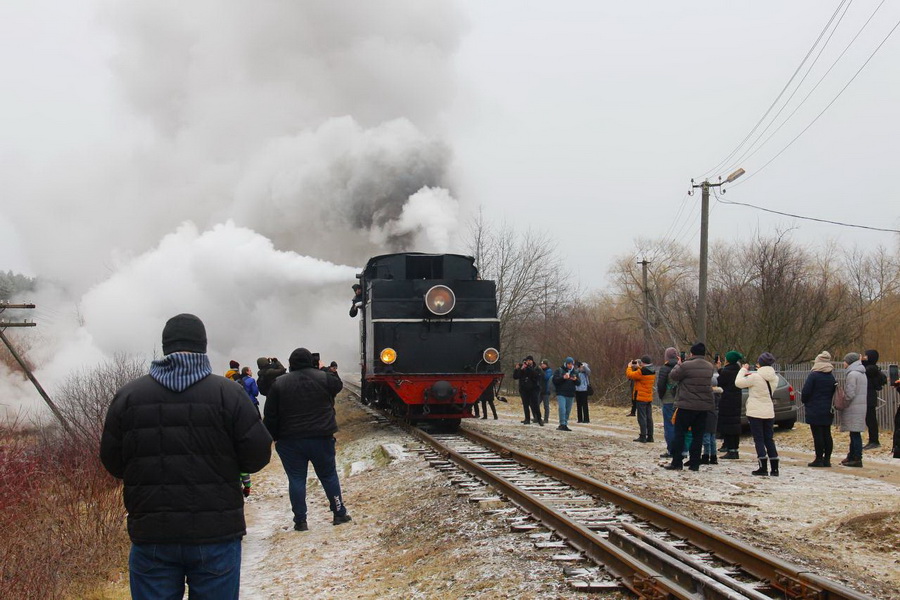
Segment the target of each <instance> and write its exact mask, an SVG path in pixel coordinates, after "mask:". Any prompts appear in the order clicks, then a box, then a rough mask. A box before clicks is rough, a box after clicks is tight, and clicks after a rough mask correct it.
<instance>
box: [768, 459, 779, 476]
mask: <svg viewBox="0 0 900 600" xmlns="http://www.w3.org/2000/svg"><path fill="white" fill-rule="evenodd" d="M769 474H770V475H771V476H772V477H778V459H777V458H773V459H772V471H771V472H770V473H769Z"/></svg>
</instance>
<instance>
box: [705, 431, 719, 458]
mask: <svg viewBox="0 0 900 600" xmlns="http://www.w3.org/2000/svg"><path fill="white" fill-rule="evenodd" d="M703 454H709V455H710V456H719V455H718V454H716V434H715V432H713V433H709V432H706V433H704V434H703Z"/></svg>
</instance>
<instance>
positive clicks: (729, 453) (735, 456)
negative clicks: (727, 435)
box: [722, 450, 741, 460]
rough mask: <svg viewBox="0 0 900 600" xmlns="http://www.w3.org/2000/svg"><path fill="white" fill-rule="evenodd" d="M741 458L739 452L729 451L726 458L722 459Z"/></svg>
mask: <svg viewBox="0 0 900 600" xmlns="http://www.w3.org/2000/svg"><path fill="white" fill-rule="evenodd" d="M740 457H741V455H740V454H739V453H738V451H737V450H729V451H728V452H726V453H725V456H723V457H722V459H723V460H737V459H739V458H740Z"/></svg>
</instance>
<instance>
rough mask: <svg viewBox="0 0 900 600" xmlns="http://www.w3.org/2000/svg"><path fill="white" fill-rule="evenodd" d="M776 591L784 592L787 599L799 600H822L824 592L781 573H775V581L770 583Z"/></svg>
mask: <svg viewBox="0 0 900 600" xmlns="http://www.w3.org/2000/svg"><path fill="white" fill-rule="evenodd" d="M772 584H773V586H774V587H775V588H776V589H779V590H781V591H782V592H784V593H785V594H786V595H787V597H788V598H797V599H799V600H824V599H825V598H826V597H827V596H825V592H824V591H822V590H821V589H819V588H817V587H815V586H814V585H812V584H810V583H807V582H805V581H800V580H799V579H797V578H795V577H793V576H792V575H789V574H788V573H783V572H781V571H775V581H773V582H772Z"/></svg>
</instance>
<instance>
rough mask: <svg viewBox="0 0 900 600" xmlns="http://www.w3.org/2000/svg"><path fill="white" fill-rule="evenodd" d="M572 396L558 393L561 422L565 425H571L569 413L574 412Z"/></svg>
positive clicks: (557, 400)
mask: <svg viewBox="0 0 900 600" xmlns="http://www.w3.org/2000/svg"><path fill="white" fill-rule="evenodd" d="M574 399H575V398H574V397H572V396H560V395H559V394H557V395H556V402H557V404H558V406H559V424H560V425H563V426H568V425H569V414H570V413H571V412H572V401H573V400H574Z"/></svg>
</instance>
